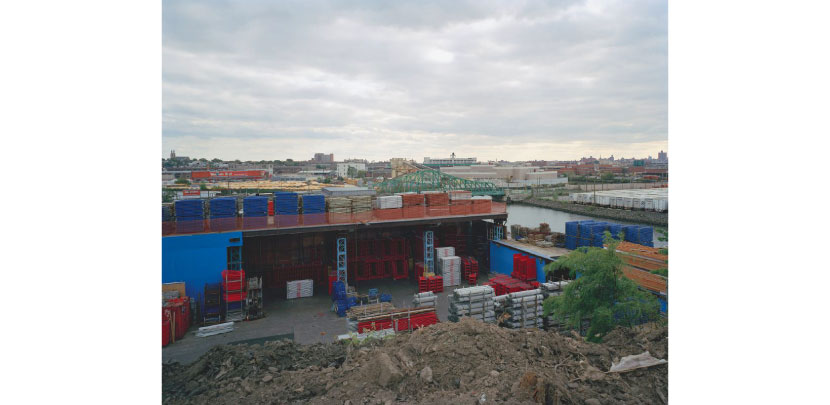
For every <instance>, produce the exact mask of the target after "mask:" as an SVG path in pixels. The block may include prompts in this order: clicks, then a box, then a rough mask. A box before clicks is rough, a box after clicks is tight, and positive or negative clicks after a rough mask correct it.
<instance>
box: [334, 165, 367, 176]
mask: <svg viewBox="0 0 830 405" xmlns="http://www.w3.org/2000/svg"><path fill="white" fill-rule="evenodd" d="M350 167H353V168H355V170H357V171H359V172H360V171H366V164H365V163H338V164H337V175H338V176H340V177H343V178H345V177H349V168H350Z"/></svg>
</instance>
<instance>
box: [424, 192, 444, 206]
mask: <svg viewBox="0 0 830 405" xmlns="http://www.w3.org/2000/svg"><path fill="white" fill-rule="evenodd" d="M424 196H425V197H426V201H427V206H430V207H443V206H447V205H449V204H450V197H449V195H447V193H428V194H424Z"/></svg>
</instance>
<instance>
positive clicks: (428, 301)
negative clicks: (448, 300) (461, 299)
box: [412, 291, 438, 308]
mask: <svg viewBox="0 0 830 405" xmlns="http://www.w3.org/2000/svg"><path fill="white" fill-rule="evenodd" d="M412 306H413V307H415V308H424V307H433V308H434V307H437V306H438V296H437V295H435V294H433V293H432V291H427V292H422V293H417V294H415V295H414V296H413V297H412Z"/></svg>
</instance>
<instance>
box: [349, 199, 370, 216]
mask: <svg viewBox="0 0 830 405" xmlns="http://www.w3.org/2000/svg"><path fill="white" fill-rule="evenodd" d="M349 199H350V200H352V212H366V211H371V210H372V196H370V195H356V196H350V197H349Z"/></svg>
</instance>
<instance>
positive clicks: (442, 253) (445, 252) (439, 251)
mask: <svg viewBox="0 0 830 405" xmlns="http://www.w3.org/2000/svg"><path fill="white" fill-rule="evenodd" d="M448 256H455V248H454V247H452V246H449V247H437V248H435V257H436V258H439V257H448Z"/></svg>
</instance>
